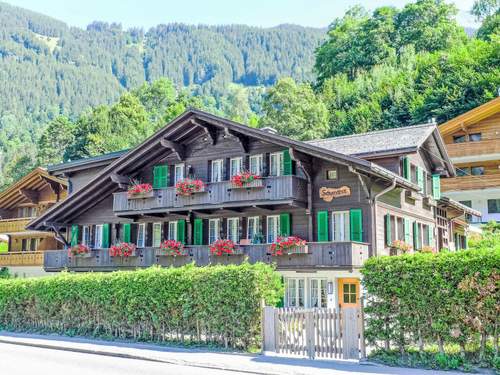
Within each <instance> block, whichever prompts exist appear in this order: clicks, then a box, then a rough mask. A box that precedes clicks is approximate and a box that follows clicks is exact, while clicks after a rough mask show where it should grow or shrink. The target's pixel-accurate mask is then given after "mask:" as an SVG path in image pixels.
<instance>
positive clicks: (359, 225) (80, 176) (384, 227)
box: [29, 110, 475, 306]
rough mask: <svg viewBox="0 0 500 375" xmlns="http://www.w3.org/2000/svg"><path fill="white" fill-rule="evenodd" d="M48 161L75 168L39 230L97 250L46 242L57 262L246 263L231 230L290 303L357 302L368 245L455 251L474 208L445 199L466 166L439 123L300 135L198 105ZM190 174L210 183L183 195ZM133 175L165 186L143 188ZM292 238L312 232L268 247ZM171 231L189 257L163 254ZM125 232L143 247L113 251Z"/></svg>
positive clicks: (62, 170) (104, 266) (50, 262)
mask: <svg viewBox="0 0 500 375" xmlns="http://www.w3.org/2000/svg"><path fill="white" fill-rule="evenodd" d="M50 170H51V171H52V172H51V173H53V174H55V175H57V176H64V177H67V178H69V180H70V183H71V186H72V191H73V192H72V193H71V194H70V196H69V197H68V199H67V200H65V201H63V202H61V203H59V204H58V205H57V206H55V207H54V208H52V209H51V210H49V211H47V212H46V213H45V214H44V215H42V216H41V217H38V218H36V219H35V220H33V221H32V222H31V223H30V224H29V228H30V229H32V230H56V231H57V232H58V233H59V235H60V236H61V237H65V238H66V244H67V245H68V246H69V245H76V244H80V243H83V244H85V245H88V246H90V247H92V248H93V250H92V252H91V256H90V257H68V253H67V251H59V252H51V253H46V255H45V262H44V264H45V269H46V270H47V271H60V270H62V269H65V268H68V269H69V270H73V271H111V270H116V269H133V268H137V267H147V266H151V265H154V264H159V265H162V266H170V265H174V266H178V265H182V264H187V263H191V262H195V264H197V265H208V264H216V263H222V264H228V263H238V262H241V261H242V260H243V259H244V256H243V255H232V256H223V257H217V256H214V255H211V254H210V251H209V248H208V244H209V243H211V242H213V241H214V240H216V239H218V238H229V239H232V240H233V241H234V242H235V243H239V244H240V249H242V251H243V253H244V255H245V256H248V258H249V261H250V262H256V261H263V262H268V263H271V262H275V263H276V264H277V269H278V270H279V272H281V274H282V275H283V276H284V278H285V282H286V295H285V304H286V305H287V306H325V305H328V306H336V305H342V306H347V305H355V304H358V303H359V293H360V284H359V279H360V272H359V269H360V267H361V265H362V263H363V262H364V261H365V260H366V259H367V258H368V257H369V256H373V255H384V254H391V253H392V252H394V249H393V246H392V245H393V242H394V241H395V240H401V241H404V242H406V243H408V244H410V245H412V246H413V247H414V248H415V249H417V250H419V249H422V248H423V247H424V246H429V247H433V248H438V247H441V246H443V245H446V246H447V247H449V248H450V249H454V248H455V243H456V242H458V241H460V240H461V239H460V238H458V236H457V233H458V232H457V230H461V232H460V233H461V235H466V223H465V224H464V223H460V222H459V221H457V220H456V219H455V218H458V217H459V216H460V215H462V216H463V215H465V214H475V212H474V211H473V210H471V209H469V208H468V207H465V206H462V205H460V204H458V203H456V202H453V201H449V200H443V199H441V197H440V179H439V177H440V176H441V175H442V176H446V177H453V176H454V169H453V166H452V165H451V162H450V161H449V159H448V157H447V154H446V150H445V148H444V144H443V142H442V139H441V136H440V134H439V131H438V130H437V127H436V126H435V125H433V124H426V125H420V126H414V127H407V128H401V129H392V130H387V131H380V132H372V133H368V134H363V135H356V136H349V137H340V138H333V139H327V140H319V141H312V142H300V141H295V140H292V139H289V138H287V137H283V136H280V135H278V134H276V132H275V131H274V130H273V129H269V128H268V129H260V130H259V129H253V128H250V127H247V126H243V125H240V124H237V123H235V122H232V121H229V120H226V119H223V118H220V117H217V116H213V115H210V114H208V113H205V112H201V111H196V110H190V111H187V112H185V113H184V114H182V115H181V116H179V117H178V118H176V119H175V120H174V121H172V122H171V123H170V124H168V126H165V127H164V128H162V129H160V130H159V131H158V132H157V133H156V134H154V135H153V136H152V137H150V138H148V139H147V140H145V141H144V142H143V143H141V144H140V145H138V146H137V147H136V148H134V149H132V150H130V151H128V152H125V153H118V154H112V155H103V156H101V157H97V158H90V159H86V160H81V161H75V162H71V163H65V164H61V165H58V166H52V167H50ZM244 170H249V171H251V172H252V173H254V174H257V175H260V176H261V179H260V180H258V181H257V182H256V183H253V184H252V185H251V186H249V187H246V188H237V187H235V186H234V185H233V184H232V182H231V177H232V176H233V175H235V174H237V173H238V172H241V171H244ZM186 177H192V178H193V177H195V178H199V179H201V180H203V181H204V183H205V189H204V192H200V193H196V194H193V195H191V196H188V197H183V196H180V195H177V194H176V189H175V184H176V182H177V181H180V180H182V179H184V178H186ZM132 180H138V181H141V182H143V183H146V182H149V183H151V184H152V185H153V188H154V190H153V192H152V193H151V194H150V195H149V196H146V197H143V198H140V199H136V198H134V199H131V198H130V197H129V196H128V194H127V190H128V187H129V183H130V181H132ZM438 211H439V212H438ZM438 214H439V215H438ZM451 214H453V218H451V216H449V215H451ZM460 224H464V225H465V227H463V228H462V227H460ZM288 235H294V236H299V237H301V238H303V239H305V240H307V242H308V247H307V253H302V254H291V255H284V256H271V255H270V254H269V244H271V243H273V242H275V241H276V240H277V238H278V237H279V236H288ZM163 239H177V240H180V241H183V242H184V243H185V244H186V246H188V248H189V253H190V254H189V256H186V257H165V256H158V255H157V254H156V253H155V248H157V247H158V245H159V243H160V242H161V241H162V240H163ZM122 241H125V242H133V243H135V244H136V245H137V247H138V249H139V250H138V256H135V257H131V258H123V259H122V258H114V257H111V256H110V254H109V251H108V250H107V248H108V247H109V246H110V245H111V244H113V243H117V242H122ZM456 247H458V248H460V247H461V245H457V246H456ZM302 250H305V249H302Z"/></svg>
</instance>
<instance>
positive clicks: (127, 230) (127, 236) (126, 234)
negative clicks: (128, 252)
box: [121, 223, 131, 243]
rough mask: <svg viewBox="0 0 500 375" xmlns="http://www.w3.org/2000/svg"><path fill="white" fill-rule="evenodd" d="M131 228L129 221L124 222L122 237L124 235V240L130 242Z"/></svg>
mask: <svg viewBox="0 0 500 375" xmlns="http://www.w3.org/2000/svg"><path fill="white" fill-rule="evenodd" d="M130 230H131V227H130V224H129V223H125V224H122V234H121V237H122V241H123V242H127V243H130Z"/></svg>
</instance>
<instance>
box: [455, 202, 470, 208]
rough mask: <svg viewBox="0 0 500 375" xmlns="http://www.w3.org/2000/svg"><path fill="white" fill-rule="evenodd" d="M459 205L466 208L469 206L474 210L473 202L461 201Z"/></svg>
mask: <svg viewBox="0 0 500 375" xmlns="http://www.w3.org/2000/svg"><path fill="white" fill-rule="evenodd" d="M458 203H461V204H463V205H464V206H467V207H469V208H472V201H459V202H458Z"/></svg>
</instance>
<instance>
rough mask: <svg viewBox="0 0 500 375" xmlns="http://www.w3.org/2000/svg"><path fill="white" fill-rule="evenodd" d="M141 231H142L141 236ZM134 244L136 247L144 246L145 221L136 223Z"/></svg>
mask: <svg viewBox="0 0 500 375" xmlns="http://www.w3.org/2000/svg"><path fill="white" fill-rule="evenodd" d="M141 232H142V238H141ZM136 245H137V247H138V248H144V247H146V223H140V224H138V225H137V241H136Z"/></svg>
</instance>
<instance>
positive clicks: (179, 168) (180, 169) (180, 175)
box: [174, 163, 184, 184]
mask: <svg viewBox="0 0 500 375" xmlns="http://www.w3.org/2000/svg"><path fill="white" fill-rule="evenodd" d="M183 179H184V163H181V164H176V165H175V167H174V184H176V183H177V182H179V181H181V180H183Z"/></svg>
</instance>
